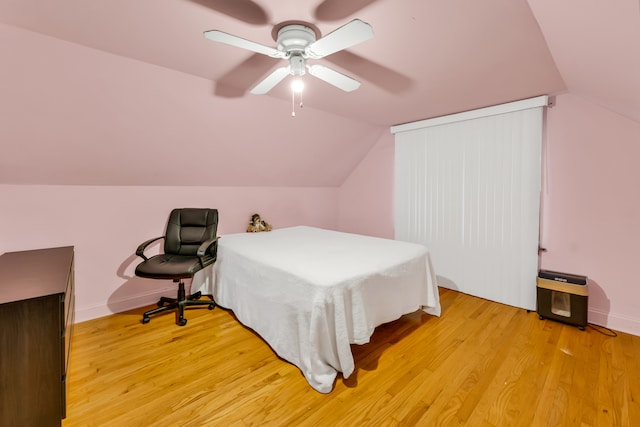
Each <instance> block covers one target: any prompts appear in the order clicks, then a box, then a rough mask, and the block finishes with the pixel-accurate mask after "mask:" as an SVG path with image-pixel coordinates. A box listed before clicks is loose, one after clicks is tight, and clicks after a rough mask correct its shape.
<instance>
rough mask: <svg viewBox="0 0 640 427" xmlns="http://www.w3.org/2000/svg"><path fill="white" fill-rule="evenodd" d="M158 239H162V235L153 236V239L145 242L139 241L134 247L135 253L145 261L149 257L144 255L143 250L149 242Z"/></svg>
mask: <svg viewBox="0 0 640 427" xmlns="http://www.w3.org/2000/svg"><path fill="white" fill-rule="evenodd" d="M160 239H164V236H160V237H154V238H153V239H149V240H147V241H146V242H143V243H140V246H138V249H136V255H137V256H139V257H141V258H142V259H144V260H145V261H147V260H148V259H149V258H147V257H146V256H145V254H144V250H145V249H146V248H147V246H149V245H150V244H152V243H153V242H155V241H156V240H160Z"/></svg>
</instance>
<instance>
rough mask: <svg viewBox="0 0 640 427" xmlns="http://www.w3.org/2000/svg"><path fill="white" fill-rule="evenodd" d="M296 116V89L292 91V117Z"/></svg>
mask: <svg viewBox="0 0 640 427" xmlns="http://www.w3.org/2000/svg"><path fill="white" fill-rule="evenodd" d="M295 116H296V91H295V90H292V91H291V117H295Z"/></svg>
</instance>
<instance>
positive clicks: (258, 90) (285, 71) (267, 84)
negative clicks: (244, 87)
mask: <svg viewBox="0 0 640 427" xmlns="http://www.w3.org/2000/svg"><path fill="white" fill-rule="evenodd" d="M289 74H290V68H289V67H288V66H287V67H280V68H276V70H275V71H274V72H273V73H271V74H269V75H268V76H267V77H266V78H265V79H264V80H263V81H261V82H260V83H258V84H257V85H256V87H254V88H253V89H251V93H252V94H254V95H264V94H265V93H267V92H269V91H270V90H271V89H273V88H274V87H275V85H277V84H278V83H280V82H281V81H282V80H283V79H284V78H285V77H287V76H288V75H289Z"/></svg>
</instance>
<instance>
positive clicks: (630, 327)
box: [588, 309, 640, 336]
mask: <svg viewBox="0 0 640 427" xmlns="http://www.w3.org/2000/svg"><path fill="white" fill-rule="evenodd" d="M588 316H589V323H593V324H594V325H599V326H604V327H606V328H610V329H613V330H616V331H620V332H625V333H627V334H631V335H636V336H640V319H632V318H630V317H625V316H619V315H615V314H611V313H605V312H602V311H599V310H594V309H590V310H589V311H588Z"/></svg>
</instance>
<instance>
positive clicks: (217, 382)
mask: <svg viewBox="0 0 640 427" xmlns="http://www.w3.org/2000/svg"><path fill="white" fill-rule="evenodd" d="M440 293H441V301H442V307H443V315H442V317H440V318H436V317H433V316H429V315H427V314H424V313H422V312H415V313H412V314H408V315H406V316H403V317H402V318H400V319H398V320H397V321H394V322H391V323H388V324H385V325H382V326H380V327H378V328H377V329H376V332H375V333H374V335H373V337H372V339H371V342H370V343H368V344H366V345H361V346H358V345H354V346H353V347H352V349H353V353H354V357H355V362H356V371H355V372H354V374H352V375H351V377H349V378H347V379H344V378H342V377H341V376H340V375H339V376H338V379H337V381H336V384H335V388H334V390H333V391H332V392H331V393H329V394H321V393H318V392H316V391H314V390H313V389H312V388H311V387H309V385H308V384H307V383H306V381H305V379H304V377H303V376H302V374H301V373H300V371H299V370H298V369H297V368H296V367H295V366H293V365H291V364H289V363H287V362H285V361H283V360H281V359H279V358H278V357H277V356H276V355H275V353H274V352H273V351H272V350H271V348H270V347H269V346H268V345H267V344H266V343H265V342H264V341H263V340H262V339H261V338H260V337H259V336H257V335H256V334H255V333H253V332H252V331H251V330H249V329H247V328H245V327H243V326H242V325H241V324H240V323H239V322H238V321H237V320H236V319H235V318H234V316H233V313H232V312H230V311H226V310H223V309H221V308H219V307H216V308H215V309H214V310H213V311H209V310H207V309H206V308H194V309H189V310H188V311H187V312H186V317H187V319H188V323H187V325H186V326H184V327H179V326H176V325H175V316H174V315H173V314H166V315H160V316H155V317H153V318H152V319H151V322H150V323H149V324H147V325H143V324H142V323H141V322H140V318H141V313H142V312H143V311H144V310H145V308H141V309H139V310H133V311H130V312H126V313H120V314H114V315H111V316H107V317H104V318H100V319H95V320H90V321H87V322H83V323H79V324H76V325H75V330H74V335H73V342H72V353H71V361H70V372H69V377H68V404H67V418H66V419H65V420H64V421H63V424H62V425H63V427H71V426H118V427H123V426H136V427H139V426H349V427H351V426H440V425H441V426H640V337H636V336H632V335H628V334H624V333H618V336H617V337H608V336H605V335H603V334H601V333H599V332H598V331H596V329H594V328H593V327H588V328H587V329H586V330H585V331H580V330H578V329H577V328H575V327H572V326H569V325H564V324H560V323H557V322H552V321H550V320H543V321H541V320H539V319H538V316H537V314H536V313H533V312H531V313H527V312H526V311H525V310H521V309H516V308H513V307H509V306H505V305H501V304H498V303H494V302H489V301H486V300H483V299H480V298H475V297H471V296H468V295H465V294H461V293H458V292H455V291H450V290H445V289H441V291H440Z"/></svg>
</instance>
